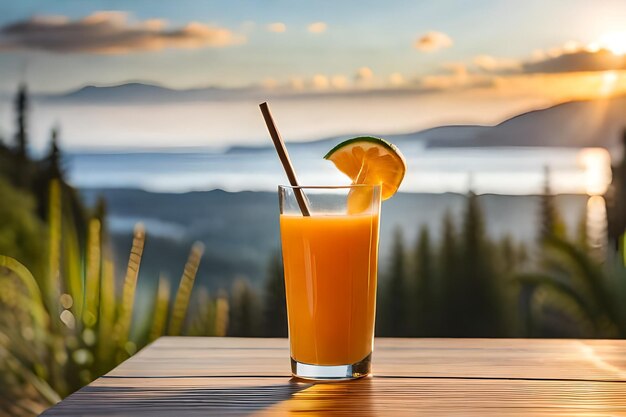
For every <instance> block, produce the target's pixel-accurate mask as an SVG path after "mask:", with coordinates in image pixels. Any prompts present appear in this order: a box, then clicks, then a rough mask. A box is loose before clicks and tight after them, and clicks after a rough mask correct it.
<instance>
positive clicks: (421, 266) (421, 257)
mask: <svg viewBox="0 0 626 417" xmlns="http://www.w3.org/2000/svg"><path fill="white" fill-rule="evenodd" d="M434 266H435V265H434V263H433V252H432V248H431V242H430V233H429V231H428V227H426V226H422V227H421V228H420V231H419V236H418V238H417V242H416V246H415V265H414V274H413V275H414V278H415V282H414V285H413V300H414V302H415V304H414V307H415V308H414V312H413V313H414V314H413V321H414V325H413V326H412V327H413V329H412V330H413V332H412V333H413V335H415V336H426V335H430V334H432V333H433V331H434V328H433V324H434V322H435V319H436V315H437V312H436V311H435V306H436V303H435V301H436V299H435V297H436V294H435V271H434Z"/></svg>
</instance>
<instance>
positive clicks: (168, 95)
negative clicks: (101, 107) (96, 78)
mask: <svg viewBox="0 0 626 417" xmlns="http://www.w3.org/2000/svg"><path fill="white" fill-rule="evenodd" d="M255 91H256V89H255V88H252V87H249V88H248V87H246V88H228V89H226V88H219V87H203V88H191V89H186V90H176V89H172V88H167V87H161V86H158V85H153V84H145V83H140V82H132V83H126V84H120V85H112V86H95V85H87V86H85V87H82V88H79V89H78V90H75V91H70V92H68V93H63V94H48V95H44V96H40V98H41V99H42V100H44V101H47V102H79V103H90V104H96V103H97V104H101V103H105V104H121V103H124V104H128V103H154V102H163V103H172V102H180V101H209V100H232V99H240V98H243V97H249V96H250V95H251V94H252V93H254V92H255Z"/></svg>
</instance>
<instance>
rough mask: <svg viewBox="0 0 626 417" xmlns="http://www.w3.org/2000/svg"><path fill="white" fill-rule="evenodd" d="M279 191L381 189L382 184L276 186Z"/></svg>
mask: <svg viewBox="0 0 626 417" xmlns="http://www.w3.org/2000/svg"><path fill="white" fill-rule="evenodd" d="M278 188H279V189H281V188H283V189H291V190H307V189H311V190H341V189H350V188H382V184H351V185H281V184H279V185H278Z"/></svg>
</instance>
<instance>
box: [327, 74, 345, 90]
mask: <svg viewBox="0 0 626 417" xmlns="http://www.w3.org/2000/svg"><path fill="white" fill-rule="evenodd" d="M330 85H331V86H332V87H333V88H336V89H338V90H343V89H344V88H347V87H348V77H346V76H345V75H342V74H338V75H333V76H332V77H330Z"/></svg>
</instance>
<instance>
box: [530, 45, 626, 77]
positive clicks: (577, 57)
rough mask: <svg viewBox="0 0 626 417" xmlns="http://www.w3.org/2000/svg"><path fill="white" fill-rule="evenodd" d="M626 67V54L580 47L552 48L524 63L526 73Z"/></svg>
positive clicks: (620, 68) (604, 69)
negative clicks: (564, 49)
mask: <svg viewBox="0 0 626 417" xmlns="http://www.w3.org/2000/svg"><path fill="white" fill-rule="evenodd" d="M623 69H626V55H616V54H614V53H612V52H610V51H608V50H606V49H600V50H597V51H590V50H586V49H579V50H577V51H574V52H565V51H555V50H551V51H548V52H547V53H544V54H541V53H540V52H535V54H534V57H533V58H531V59H530V60H529V61H527V62H524V63H523V64H522V71H523V72H524V73H558V72H582V71H609V70H623Z"/></svg>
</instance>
